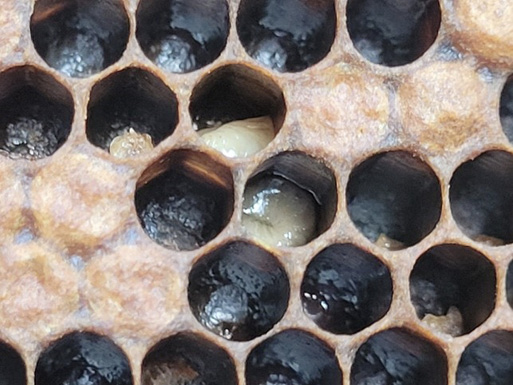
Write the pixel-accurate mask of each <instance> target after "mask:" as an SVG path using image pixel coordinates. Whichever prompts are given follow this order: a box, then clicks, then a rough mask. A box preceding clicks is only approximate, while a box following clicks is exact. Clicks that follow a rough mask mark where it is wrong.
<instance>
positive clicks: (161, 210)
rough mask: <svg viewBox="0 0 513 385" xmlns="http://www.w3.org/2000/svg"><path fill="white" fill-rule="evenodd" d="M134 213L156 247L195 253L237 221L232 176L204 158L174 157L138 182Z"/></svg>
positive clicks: (166, 158) (156, 165) (189, 154)
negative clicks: (232, 217)
mask: <svg viewBox="0 0 513 385" xmlns="http://www.w3.org/2000/svg"><path fill="white" fill-rule="evenodd" d="M135 208H136V211H137V214H138V216H139V221H140V223H141V225H142V227H143V229H144V231H145V232H146V234H147V235H148V236H149V237H150V238H152V239H153V240H154V241H155V242H157V243H158V244H160V245H162V246H164V247H167V248H169V249H173V250H193V249H196V248H198V247H200V246H203V245H204V244H205V243H207V242H208V241H210V240H211V239H213V238H214V237H216V236H217V234H219V233H220V232H221V230H223V228H224V227H225V226H226V224H227V223H228V221H229V219H230V217H231V215H232V212H233V179H232V176H231V173H230V170H229V169H228V168H227V167H225V166H223V165H220V164H218V163H216V162H215V161H214V160H212V159H211V158H210V157H209V156H207V155H205V154H203V153H200V152H192V151H187V150H179V151H174V152H171V153H169V154H167V155H166V156H164V157H163V158H162V159H159V160H158V161H157V162H155V163H154V164H153V165H151V166H150V167H148V169H147V170H146V171H145V172H144V173H143V175H142V176H141V178H140V179H139V181H138V184H137V189H136V192H135Z"/></svg>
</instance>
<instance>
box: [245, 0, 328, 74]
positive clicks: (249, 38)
mask: <svg viewBox="0 0 513 385" xmlns="http://www.w3.org/2000/svg"><path fill="white" fill-rule="evenodd" d="M336 28H337V20H336V13H335V4H334V2H333V0H242V1H241V4H240V6H239V12H238V15H237V32H238V34H239V39H240V41H241V43H242V45H243V46H244V48H245V50H246V52H247V53H248V55H250V56H252V57H253V58H254V59H255V60H257V61H258V62H260V63H261V64H263V65H264V66H266V67H269V68H272V69H274V70H276V71H280V72H298V71H302V70H304V69H306V68H308V67H310V66H312V65H314V64H316V63H318V62H319V61H321V60H322V59H323V58H324V57H325V56H326V55H327V54H328V52H329V51H330V49H331V45H332V44H333V41H334V39H335V31H336Z"/></svg>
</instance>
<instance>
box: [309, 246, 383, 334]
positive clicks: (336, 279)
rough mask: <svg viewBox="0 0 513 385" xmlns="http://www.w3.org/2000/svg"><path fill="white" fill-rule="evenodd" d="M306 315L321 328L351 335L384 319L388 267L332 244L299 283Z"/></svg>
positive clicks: (321, 253)
mask: <svg viewBox="0 0 513 385" xmlns="http://www.w3.org/2000/svg"><path fill="white" fill-rule="evenodd" d="M301 299H302V301H303V308H304V310H305V312H306V313H307V314H308V315H309V316H310V317H311V318H312V319H313V320H314V321H315V323H316V324H317V325H319V326H320V327H321V328H323V329H325V330H328V331H330V332H332V333H335V334H353V333H356V332H358V331H360V330H362V329H364V328H366V327H367V326H369V325H371V324H372V323H374V322H376V321H377V320H379V319H380V318H381V317H383V316H384V315H385V314H386V312H387V311H388V309H389V308H390V303H391V302H392V278H391V277H390V272H389V271H388V268H387V267H386V266H385V265H384V264H383V263H382V262H381V261H380V260H378V259H377V258H376V257H374V256H373V255H372V254H369V253H367V252H365V251H363V250H361V249H359V248H357V247H355V246H353V245H350V244H344V245H333V246H330V247H328V248H326V249H324V250H323V251H321V252H320V253H319V254H317V255H316V256H315V257H314V259H313V260H312V262H310V264H309V265H308V267H307V269H306V272H305V276H304V278H303V282H302V284H301Z"/></svg>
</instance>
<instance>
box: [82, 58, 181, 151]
mask: <svg viewBox="0 0 513 385" xmlns="http://www.w3.org/2000/svg"><path fill="white" fill-rule="evenodd" d="M177 122H178V102H177V100H176V96H175V94H174V93H173V92H172V91H171V90H170V89H169V88H167V86H166V85H165V84H164V83H163V82H162V81H161V80H159V79H158V78H157V77H155V76H154V75H152V74H150V73H148V72H146V71H144V70H142V69H139V68H128V69H125V70H123V71H121V72H117V73H114V74H113V75H110V76H109V77H108V78H106V79H105V80H102V81H101V82H100V83H98V84H96V85H95V86H94V87H93V90H92V92H91V98H90V102H89V106H88V118H87V138H88V139H89V141H90V142H91V143H92V144H94V145H95V146H98V147H100V148H103V149H104V150H109V147H110V146H111V144H112V141H113V140H114V139H115V138H118V137H120V136H122V135H126V134H127V133H128V132H130V131H131V130H133V131H135V132H137V133H139V134H148V135H149V136H150V137H151V142H152V144H153V145H157V144H159V143H160V142H161V141H162V140H164V139H166V138H167V137H168V136H169V135H171V134H172V133H173V131H174V129H175V127H176V124H177Z"/></svg>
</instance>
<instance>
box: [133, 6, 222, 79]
mask: <svg viewBox="0 0 513 385" xmlns="http://www.w3.org/2000/svg"><path fill="white" fill-rule="evenodd" d="M136 17H137V32H136V35H137V39H138V41H139V44H140V45H141V48H142V49H143V51H144V53H145V54H146V56H147V57H148V58H149V59H150V60H152V61H153V62H154V63H155V64H156V65H158V66H159V67H161V68H162V69H164V70H166V71H169V72H175V73H185V72H191V71H194V70H197V69H199V68H201V67H204V66H206V65H207V64H210V63H212V62H213V61H214V60H215V59H217V57H218V56H219V55H220V54H221V52H222V51H223V49H224V47H225V46H226V41H227V39H228V32H229V30H230V22H229V16H228V4H227V2H226V1H225V0H207V1H202V0H142V1H141V2H140V3H139V7H138V9H137V14H136Z"/></svg>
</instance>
